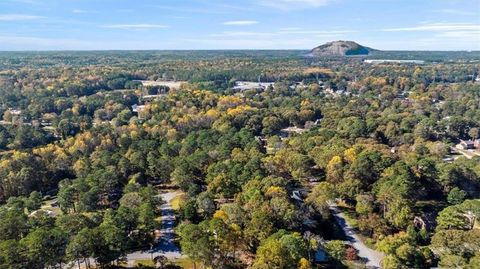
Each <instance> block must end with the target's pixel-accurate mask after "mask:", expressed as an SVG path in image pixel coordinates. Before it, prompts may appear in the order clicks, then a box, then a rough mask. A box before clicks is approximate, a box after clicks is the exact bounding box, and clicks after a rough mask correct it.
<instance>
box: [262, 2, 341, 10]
mask: <svg viewBox="0 0 480 269" xmlns="http://www.w3.org/2000/svg"><path fill="white" fill-rule="evenodd" d="M334 1H335V0H262V1H261V2H260V3H261V4H262V5H264V6H268V7H273V8H277V9H281V10H290V9H301V8H309V7H313V8H316V7H321V6H326V5H328V4H330V3H332V2H334Z"/></svg>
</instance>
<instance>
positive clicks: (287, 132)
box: [280, 126, 308, 138]
mask: <svg viewBox="0 0 480 269" xmlns="http://www.w3.org/2000/svg"><path fill="white" fill-rule="evenodd" d="M306 131H308V129H302V128H298V127H296V126H290V127H287V128H283V129H281V130H280V137H284V138H286V137H288V136H290V135H292V134H303V133H304V132H306Z"/></svg>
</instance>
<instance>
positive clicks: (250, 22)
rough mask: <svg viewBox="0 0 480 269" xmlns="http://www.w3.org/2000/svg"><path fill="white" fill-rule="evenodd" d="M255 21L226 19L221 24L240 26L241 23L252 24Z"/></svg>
mask: <svg viewBox="0 0 480 269" xmlns="http://www.w3.org/2000/svg"><path fill="white" fill-rule="evenodd" d="M257 23H258V21H226V22H224V23H223V25H234V26H242V25H253V24H257Z"/></svg>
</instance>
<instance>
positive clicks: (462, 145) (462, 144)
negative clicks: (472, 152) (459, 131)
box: [457, 140, 475, 150]
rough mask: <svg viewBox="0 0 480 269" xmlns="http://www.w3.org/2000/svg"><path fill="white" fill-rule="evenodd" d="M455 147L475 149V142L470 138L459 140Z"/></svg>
mask: <svg viewBox="0 0 480 269" xmlns="http://www.w3.org/2000/svg"><path fill="white" fill-rule="evenodd" d="M457 148H459V149H463V150H467V149H475V142H474V141H472V140H466V141H465V140H460V144H458V145H457Z"/></svg>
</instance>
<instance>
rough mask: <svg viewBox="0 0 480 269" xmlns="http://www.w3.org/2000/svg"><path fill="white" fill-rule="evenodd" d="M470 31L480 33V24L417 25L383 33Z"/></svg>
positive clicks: (392, 29) (388, 29)
mask: <svg viewBox="0 0 480 269" xmlns="http://www.w3.org/2000/svg"><path fill="white" fill-rule="evenodd" d="M469 30H473V31H480V24H472V23H430V24H422V25H417V26H413V27H402V28H387V29H383V31H385V32H419V31H430V32H445V31H469Z"/></svg>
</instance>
